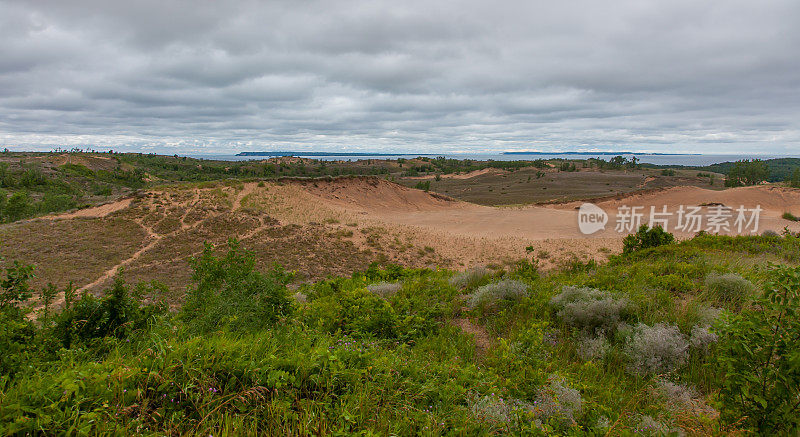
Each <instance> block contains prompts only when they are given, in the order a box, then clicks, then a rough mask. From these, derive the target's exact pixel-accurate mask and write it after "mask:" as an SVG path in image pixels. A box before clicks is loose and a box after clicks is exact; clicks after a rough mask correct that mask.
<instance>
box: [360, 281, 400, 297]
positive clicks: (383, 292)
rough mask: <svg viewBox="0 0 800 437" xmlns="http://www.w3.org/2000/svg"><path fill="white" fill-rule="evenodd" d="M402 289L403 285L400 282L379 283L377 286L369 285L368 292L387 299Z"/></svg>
mask: <svg viewBox="0 0 800 437" xmlns="http://www.w3.org/2000/svg"><path fill="white" fill-rule="evenodd" d="M400 287H402V284H400V283H399V282H378V283H377V284H370V285H367V290H369V291H370V292H372V293H373V294H376V295H378V296H380V297H382V298H384V299H386V298H387V297H389V296H392V295H394V294H395V293H397V291H398V290H400Z"/></svg>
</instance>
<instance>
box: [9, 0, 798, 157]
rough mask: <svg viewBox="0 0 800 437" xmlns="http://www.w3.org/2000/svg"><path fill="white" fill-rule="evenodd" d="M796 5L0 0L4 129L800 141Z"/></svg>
mask: <svg viewBox="0 0 800 437" xmlns="http://www.w3.org/2000/svg"><path fill="white" fill-rule="evenodd" d="M612 3H613V4H612ZM798 22H800V3H798V2H797V1H794V0H786V1H777V0H774V1H773V0H766V1H762V2H752V1H747V2H745V1H736V0H724V1H723V0H718V1H707V2H697V1H683V0H677V1H676V0H670V1H646V2H643V1H640V0H637V1H617V2H596V1H583V0H581V1H578V0H566V1H562V2H530V1H519V2H501V3H497V2H494V3H490V2H464V1H442V2H428V1H426V2H422V1H419V2H416V1H408V2H396V1H395V2H388V1H369V2H367V1H359V2H355V1H353V2H345V1H342V2H323V1H319V2H316V1H302V2H300V1H273V2H256V1H252V2H251V1H240V2H215V1H205V2H203V1H199V2H198V1H194V2H175V1H169V0H161V1H137V2H108V1H95V2H92V1H73V2H63V1H36V2H22V1H19V2H17V1H0V144H6V145H18V146H20V147H23V148H27V149H49V148H51V147H52V146H54V145H61V146H72V145H90V146H99V147H103V146H109V147H115V148H121V149H125V150H147V151H151V150H155V151H163V152H168V153H179V152H187V153H188V152H195V153H196V152H231V151H238V150H243V149H247V150H253V149H260V148H261V149H271V148H280V149H298V150H331V151H332V150H342V149H344V148H347V149H349V150H359V149H360V150H384V151H389V150H391V151H409V152H439V151H442V152H445V151H467V150H472V151H479V150H520V149H532V150H542V151H549V150H590V149H603V150H606V149H626V150H630V149H633V150H650V151H660V152H675V151H683V152H704V153H709V152H716V153H735V152H760V153H776V154H780V153H798V151H800V74H798V71H800V26H797V23H798Z"/></svg>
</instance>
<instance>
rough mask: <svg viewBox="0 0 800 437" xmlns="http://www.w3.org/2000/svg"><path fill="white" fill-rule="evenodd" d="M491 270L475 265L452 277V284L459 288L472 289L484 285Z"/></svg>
mask: <svg viewBox="0 0 800 437" xmlns="http://www.w3.org/2000/svg"><path fill="white" fill-rule="evenodd" d="M489 275H491V272H490V271H489V270H488V269H487V268H486V267H474V268H471V269H469V270H465V271H463V272H460V273H456V274H455V275H453V276H452V277H450V281H449V282H450V285H451V286H453V287H455V288H458V289H471V288H474V287H477V286H479V285H483V284H484V283H485V281H486V280H487V277H488V276H489Z"/></svg>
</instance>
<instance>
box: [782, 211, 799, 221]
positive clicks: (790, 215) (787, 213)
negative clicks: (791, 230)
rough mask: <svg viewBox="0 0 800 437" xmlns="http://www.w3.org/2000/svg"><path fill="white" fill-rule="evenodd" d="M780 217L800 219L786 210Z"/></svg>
mask: <svg viewBox="0 0 800 437" xmlns="http://www.w3.org/2000/svg"><path fill="white" fill-rule="evenodd" d="M781 217H783V218H784V219H786V220H789V221H793V222H796V221H800V218H799V217H797V216H795V215H794V214H792V213H791V212H788V211H787V212H784V213H783V215H782V216H781Z"/></svg>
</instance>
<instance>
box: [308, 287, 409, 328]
mask: <svg viewBox="0 0 800 437" xmlns="http://www.w3.org/2000/svg"><path fill="white" fill-rule="evenodd" d="M305 319H306V321H307V323H309V324H311V325H312V326H316V327H317V328H319V329H322V330H324V331H326V332H330V333H332V334H333V333H342V334H346V335H351V336H355V337H361V338H363V337H367V338H370V337H374V338H395V337H396V336H397V333H398V316H397V313H396V312H395V311H394V309H393V308H392V306H391V305H390V304H389V303H388V302H387V301H386V300H384V299H382V298H380V297H378V296H376V295H374V294H372V293H371V292H370V291H369V290H367V289H366V288H355V289H345V290H341V291H340V292H337V293H335V294H330V295H327V296H322V297H319V298H316V299H313V300H312V301H311V302H310V303H309V304H308V306H307V308H306V313H305Z"/></svg>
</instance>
